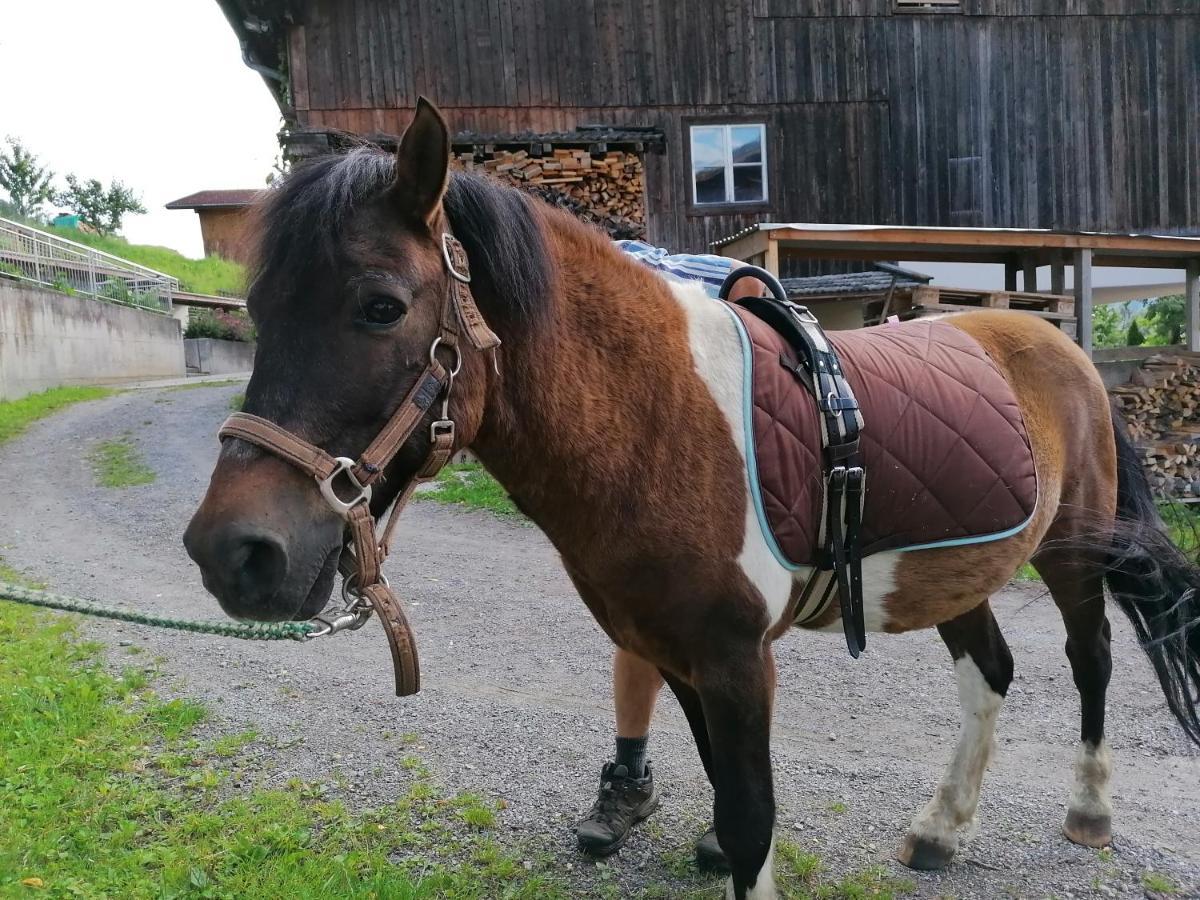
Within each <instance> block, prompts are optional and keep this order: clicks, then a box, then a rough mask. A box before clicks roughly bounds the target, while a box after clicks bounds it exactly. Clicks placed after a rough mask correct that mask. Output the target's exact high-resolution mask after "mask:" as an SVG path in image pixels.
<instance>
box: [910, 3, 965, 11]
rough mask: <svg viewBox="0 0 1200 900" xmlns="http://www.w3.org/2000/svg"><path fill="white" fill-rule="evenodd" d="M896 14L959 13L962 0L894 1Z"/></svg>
mask: <svg viewBox="0 0 1200 900" xmlns="http://www.w3.org/2000/svg"><path fill="white" fill-rule="evenodd" d="M895 9H896V12H961V11H962V0H896V6H895Z"/></svg>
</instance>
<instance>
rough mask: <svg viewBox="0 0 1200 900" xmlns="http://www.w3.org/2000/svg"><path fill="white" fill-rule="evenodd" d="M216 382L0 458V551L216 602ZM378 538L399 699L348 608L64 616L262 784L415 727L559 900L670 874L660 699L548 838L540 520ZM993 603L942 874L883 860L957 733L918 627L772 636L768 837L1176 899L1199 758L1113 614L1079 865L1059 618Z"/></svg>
mask: <svg viewBox="0 0 1200 900" xmlns="http://www.w3.org/2000/svg"><path fill="white" fill-rule="evenodd" d="M238 390H239V388H237V387H231V386H218V387H209V388H204V389H197V390H185V391H162V390H142V391H135V392H128V393H124V394H120V395H117V396H114V397H112V398H109V399H105V400H102V401H97V402H94V403H89V404H84V405H81V406H78V407H74V408H72V409H69V410H67V411H65V412H63V413H61V414H59V415H57V416H55V417H53V418H51V419H49V420H46V421H44V422H41V423H39V424H37V425H36V426H34V427H33V428H32V429H30V431H29V432H28V434H26V435H25V436H24V437H22V438H21V439H19V440H17V441H14V442H12V443H11V444H9V445H7V446H5V447H4V448H3V449H0V484H2V485H4V487H3V489H0V509H2V510H3V513H2V515H0V553H2V554H3V556H4V557H5V558H6V559H7V561H8V562H9V563H10V564H11V565H13V566H15V567H17V568H20V569H24V570H26V571H28V572H29V573H31V574H33V575H36V576H38V577H40V578H43V579H46V580H48V581H50V582H51V583H52V584H53V585H54V586H55V587H56V588H59V589H62V590H64V591H68V592H73V593H82V594H85V595H89V596H94V597H98V598H103V599H105V600H109V601H116V600H120V601H121V602H122V603H126V604H129V605H131V606H136V607H140V608H147V609H150V608H152V609H154V610H156V611H159V612H162V613H165V614H168V615H176V616H189V617H196V618H219V617H220V612H219V610H218V609H217V606H216V603H215V601H213V600H212V599H211V598H209V597H208V596H207V595H206V594H205V593H204V591H203V589H202V587H201V586H200V579H199V576H198V573H197V572H196V570H195V568H194V567H193V566H192V564H191V562H190V561H189V560H188V558H187V556H186V554H185V553H184V551H183V547H182V545H181V543H180V535H181V533H182V530H183V527H184V525H185V524H186V522H187V520H188V517H189V516H190V515H191V513H192V510H193V509H194V508H195V506H196V504H197V503H198V501H199V499H200V497H201V495H202V493H203V490H204V488H205V486H206V484H207V480H208V475H209V472H210V470H211V467H212V463H213V461H214V459H215V455H216V446H217V445H216V439H215V437H214V435H215V432H216V428H217V425H218V424H219V422H220V421H221V419H222V418H223V417H224V416H225V415H226V413H227V411H228V403H229V400H230V398H231V397H232V396H233V394H235V393H236V392H237V391H238ZM125 432H128V433H129V434H130V435H131V437H132V439H133V440H134V442H135V443H136V444H137V445H138V446H139V447H140V448H141V449H142V452H143V453H144V455H145V458H146V461H147V462H148V464H149V465H150V466H151V467H152V468H153V469H154V470H155V472H157V473H158V479H157V481H155V482H154V483H153V484H150V485H145V486H141V487H135V488H129V489H124V490H110V489H104V488H98V487H96V486H95V485H94V483H93V480H92V476H91V472H90V469H89V465H88V463H87V461H86V458H85V457H86V453H87V450H88V448H89V447H90V446H91V445H92V444H93V443H94V442H96V441H99V440H107V439H112V438H114V437H118V436H120V435H121V434H123V433H125ZM395 546H396V547H397V548H398V552H397V553H396V555H395V556H394V557H393V559H392V561H391V562H390V563H389V565H388V569H387V571H388V574H389V576H390V578H391V580H392V583H393V584H395V585H398V586H400V589H401V591H402V593H403V594H404V595H405V596H408V597H411V598H412V603H411V617H412V619H413V623H414V627H415V629H416V634H417V638H418V641H419V646H420V650H421V655H422V669H423V681H424V684H425V687H424V689H423V691H422V693H421V694H419V695H418V696H417V697H415V698H410V699H408V700H403V701H401V700H398V699H397V698H395V697H394V696H392V694H391V672H390V667H389V661H388V656H387V649H386V642H385V640H384V637H383V635H382V634H381V633H380V631H379V629H378V626H377V625H376V624H375V623H374V622H372V623H371V624H369V625H368V626H367V627H366V628H365V629H364V630H363V631H362V632H360V633H358V634H356V635H350V636H339V637H338V638H336V639H331V640H329V641H318V642H315V643H313V644H311V645H304V646H301V645H297V644H253V643H248V642H238V641H231V640H225V639H220V638H207V637H192V636H189V635H184V634H177V633H173V632H163V631H149V630H145V629H138V628H134V627H131V626H124V625H119V624H110V623H104V622H98V621H88V622H86V623H85V625H84V631H85V633H87V634H88V635H90V636H94V637H96V638H98V639H101V640H104V641H107V642H108V643H109V644H110V646H115V645H117V644H118V642H131V643H132V644H133V645H136V646H140V647H145V648H146V649H148V650H151V651H152V652H153V653H155V654H157V655H160V656H161V657H162V658H163V662H162V672H163V673H164V677H165V679H166V684H165V685H164V686H163V689H164V690H169V691H170V692H172V693H176V694H179V695H184V696H192V697H196V698H200V699H202V700H203V701H204V702H206V703H207V704H208V705H209V706H210V708H211V709H212V710H214V712H215V715H214V717H213V718H214V721H213V722H212V723H211V724H210V725H208V726H205V727H206V728H209V729H213V730H219V731H240V730H243V729H246V728H250V727H253V728H254V729H256V730H257V731H258V732H259V733H260V734H261V735H263V737H264V738H265V740H264V741H261V742H259V743H257V744H256V745H255V746H256V747H257V748H258V750H257V751H256V752H258V753H260V754H261V755H262V756H261V760H260V761H259V762H260V765H259V776H258V777H259V778H260V779H261V781H262V782H264V783H267V784H279V783H282V782H283V781H285V780H286V779H287V778H289V777H292V776H299V777H302V778H305V779H314V780H316V779H322V780H336V776H337V775H339V774H340V775H341V776H342V777H343V778H344V779H346V782H347V783H348V785H349V786H348V787H346V788H345V789H344V790H345V793H346V794H347V796H348V799H349V800H350V802H351V803H352V804H362V805H375V804H379V803H382V802H386V801H387V800H389V799H391V798H392V797H393V796H394V795H395V794H396V793H398V792H399V791H401V790H402V789H403V788H404V786H405V785H406V784H407V781H408V779H409V777H410V776H409V774H408V773H407V772H406V771H405V770H404V769H403V768H402V767H400V766H398V765H396V762H397V760H398V759H399V758H400V757H402V756H404V755H407V754H408V753H410V752H413V751H412V750H411V748H408V747H406V746H404V745H403V742H402V740H401V736H402V735H405V734H409V733H415V734H416V735H417V736H418V739H417V744H416V745H415V746H416V747H417V750H416V751H415V752H417V753H418V754H419V755H420V757H421V758H422V759H423V761H424V762H425V763H426V765H427V766H428V767H429V768H430V769H431V770H432V772H433V773H434V775H435V777H436V778H437V779H438V780H439V781H440V782H441V783H443V784H444V785H445V787H446V789H447V790H450V791H459V790H472V791H478V792H480V793H483V794H487V795H490V796H493V797H500V798H503V799H504V800H505V801H506V802H507V808H506V809H505V810H504V811H503V813H502V814H501V826H500V828H501V835H500V836H501V839H504V838H505V837H506V834H507V835H510V836H512V837H514V838H522V839H527V840H529V839H531V840H532V842H533V843H534V844H536V846H538V847H540V848H547V849H549V850H550V851H551V852H553V853H554V854H555V855H556V857H557V858H558V859H559V860H561V864H562V867H563V869H564V870H567V871H569V873H570V877H572V878H573V879H574V880H575V881H576V883H577V886H578V893H579V896H581V897H583V896H596V895H599V894H600V893H601V892H602V890H603V889H604V888H605V886H606V885H607V886H609V889H610V890H611V885H612V884H613V882H614V880H615V881H616V883H617V884H618V885H619V887H620V891H621V893H622V895H625V894H632V893H636V892H637V890H638V889H639V888H642V887H644V886H647V885H651V884H660V885H662V884H665V885H666V886H667V888H668V890H671V889H672V887H673V886H674V887H678V886H680V885H681V884H682V882H681V881H680V880H679V877H678V876H677V875H675V874H673V872H675V871H677V869H678V866H677V865H676V866H672V865H671V864H670V862H671V861H672V860H675V861H677V860H678V859H679V858H680V856H681V854H683V853H686V852H688V850H689V848H690V842H691V840H692V839H693V838H694V837H695V836H697V835H698V834H699V833H700V832H701V831H702V830H703V828H704V826H705V823H706V821H707V817H708V814H709V810H710V809H711V802H712V799H711V791H710V789H709V787H708V785H707V782H706V781H705V779H704V775H703V772H702V770H701V767H700V764H699V760H698V758H697V757H696V754H695V750H694V748H693V745H692V741H691V737H690V735H689V733H688V731H687V726H686V723H685V722H684V720H683V717H682V715H681V714H680V712H679V710H678V707H677V706H676V704H675V703H674V700H673V699H670V698H669V696H667V697H664V701H663V703H662V705H661V708H660V710H659V712H658V714H657V717H656V720H655V729H654V735H653V738H652V754H651V755H652V758H653V760H654V762H655V771H656V776H657V779H658V781H659V782H660V785H661V788H662V789H663V792H664V803H663V807H662V809H661V810H660V811H659V812H657V813H656V814H655V815H654V816H653V817H652V819H651V820H650V821H649V822H648V823H647V827H644V828H642V829H640V830H639V831H638V833H637V834H636V835H635V836H634V837H633V838H632V839H631V840H630V842H629V844H628V845H627V846H626V848H625V849H624V850H622V851H621V853H620V854H619V856H617V857H615V858H614V859H613V860H612V862H611V865H610V866H606V867H602V868H597V867H596V866H594V865H592V864H591V863H589V862H588V861H586V860H584V859H583V858H581V857H580V856H578V855H577V854H576V853H575V851H574V847H573V836H572V834H571V832H570V824H571V822H572V821H573V820H574V819H575V818H576V817H577V816H578V814H579V813H580V812H581V811H582V810H583V809H585V808H586V807H587V806H588V804H589V803H590V801H591V799H592V798H593V797H594V790H595V780H596V777H597V774H598V769H599V765H600V763H601V762H602V761H603V760H604V759H605V758H607V755H608V753H609V752H610V742H611V733H610V729H611V721H612V713H611V708H612V707H611V699H610V694H609V686H608V678H609V654H610V650H609V647H608V645H607V641H606V639H605V637H604V636H603V634H602V633H601V631H600V629H599V628H598V627H597V626H596V625H595V623H594V622H592V620H591V618H590V617H589V615H588V613H587V611H586V609H585V608H584V606H583V604H582V603H581V602H580V601H579V600H578V598H577V597H576V596H575V595H574V591H573V589H572V588H571V585H570V583H569V581H568V580H567V578H566V576H565V575H564V574H563V572H562V570H561V568H560V566H559V564H558V561H557V558H556V555H555V553H554V551H553V549H552V548H551V547H550V545H549V543H548V542H547V541H546V540H545V539H544V538H543V537H542V536H541V534H540V532H538V531H537V530H536V529H535V528H532V527H529V526H523V525H520V524H512V523H506V522H501V521H498V520H496V519H494V518H492V517H491V516H489V515H487V514H485V513H476V512H464V511H456V510H450V509H444V508H441V507H438V506H435V505H433V504H416V505H414V507H412V508H411V509H410V510H409V511H408V512H406V514H405V518H404V521H403V523H402V524H401V526H400V528H399V534H398V537H397V540H396V543H395ZM995 606H996V614H997V617H998V619H999V621H1000V624H1001V626H1002V627H1003V629H1004V632H1005V634H1006V636H1007V638H1008V641H1009V643H1010V644H1011V646H1012V651H1013V655H1014V657H1015V659H1016V669H1017V673H1016V681H1015V682H1014V684H1013V686H1012V690H1011V692H1010V695H1009V699H1008V702H1007V703H1006V705H1005V708H1004V711H1003V713H1002V715H1001V719H1000V725H999V729H998V738H999V753H998V756H997V759H996V761H995V762H994V763H993V765H992V768H991V771H990V772H989V775H988V778H987V780H986V782H985V784H984V791H983V798H982V801H981V804H980V809H981V830H980V833H979V835H978V836H977V837H976V838H975V840H974V841H973V842H972V843H971V844H970V845H969V846H968V847H967V848H965V849H964V851H963V852H962V853H961V854H960V856H959V859H958V861H957V862H956V863H955V865H953V866H952V867H951V868H950V869H949V870H948V871H946V872H944V873H939V874H917V873H910V872H908V871H907V870H904V869H903V868H902V867H900V866H899V865H898V864H897V863H895V862H893V861H892V860H891V853H892V851H893V850H894V848H895V847H896V846H897V845H898V843H899V840H900V838H901V836H902V835H903V832H904V828H905V826H906V824H907V823H908V821H909V819H910V818H911V817H912V815H913V813H914V812H915V811H916V809H917V808H918V807H919V806H920V805H922V804H923V803H924V802H925V801H926V800H927V799H928V798H929V796H930V795H931V793H932V791H933V788H934V786H935V784H936V782H937V779H938V777H939V775H940V774H941V771H942V768H943V766H944V764H945V762H946V761H947V759H948V758H949V755H950V753H951V751H952V748H953V741H954V737H955V734H956V730H957V718H958V712H957V697H956V690H955V685H954V681H953V676H952V669H951V666H950V662H949V658H948V654H947V653H946V651H945V649H944V647H943V646H942V644H941V642H940V640H938V638H937V636H936V634H934V633H933V632H926V633H919V634H913V635H905V636H902V637H885V638H875V639H873V640H872V644H871V648H870V650H869V652H868V653H866V654H865V655H864V657H863V658H862V659H861V660H859V661H858V662H852V661H851V660H850V659H849V658H848V657H847V655H846V653H845V650H844V646H842V639H841V637H840V636H838V635H811V634H793V635H790V636H788V637H787V638H785V639H784V640H783V641H782V642H780V644H779V645H778V647H777V651H776V655H777V659H778V661H779V668H780V675H779V682H780V691H779V694H778V701H777V712H776V726H775V735H774V742H773V743H774V756H775V784H776V793H777V796H778V798H779V822H778V828H779V830H780V832H781V833H783V834H786V836H787V837H788V838H790V839H791V840H793V841H794V842H796V843H797V844H798V845H800V846H801V847H802V848H803V849H806V850H811V851H813V852H815V853H818V854H819V855H820V856H821V857H823V858H824V860H825V862H826V867H827V870H829V871H831V872H833V873H839V872H846V871H850V870H853V869H858V868H861V867H864V866H866V865H870V864H876V863H879V864H883V865H885V866H887V867H888V868H889V870H891V871H893V872H894V873H895V874H897V875H903V876H904V877H910V878H913V879H914V880H915V882H916V884H917V894H918V895H919V896H922V897H943V896H952V897H996V896H1020V897H1045V896H1057V897H1072V896H1074V897H1082V896H1107V897H1140V896H1142V894H1143V889H1142V887H1141V878H1142V874H1143V873H1144V872H1145V871H1146V870H1148V869H1153V870H1155V871H1158V872H1161V873H1163V874H1165V875H1167V876H1168V877H1170V878H1171V879H1172V880H1173V881H1174V882H1175V883H1176V884H1177V885H1180V886H1181V887H1182V890H1183V895H1185V896H1193V897H1197V896H1200V755H1198V754H1197V753H1196V752H1195V751H1194V750H1193V749H1192V748H1191V747H1190V746H1189V745H1188V743H1187V742H1186V740H1185V739H1184V737H1183V734H1182V732H1181V730H1180V729H1179V728H1177V727H1176V726H1175V724H1174V723H1173V721H1172V720H1171V719H1170V718H1169V716H1168V714H1167V712H1166V709H1165V706H1164V704H1163V702H1162V698H1161V695H1160V693H1159V690H1158V687H1157V684H1156V683H1155V681H1154V678H1153V675H1152V673H1151V671H1150V668H1149V665H1148V664H1147V663H1146V661H1145V658H1144V657H1143V655H1142V654H1141V652H1140V651H1139V650H1137V648H1136V647H1135V645H1134V642H1133V639H1132V637H1131V634H1130V631H1129V629H1128V628H1127V627H1126V625H1125V622H1124V620H1122V619H1119V618H1117V616H1119V613H1116V614H1115V616H1114V619H1113V625H1114V631H1115V632H1116V636H1115V640H1114V649H1115V657H1116V658H1115V660H1114V673H1113V687H1112V690H1111V692H1110V694H1109V707H1110V716H1109V723H1110V727H1109V735H1110V741H1111V744H1112V747H1113V751H1114V757H1115V762H1116V773H1115V777H1114V782H1113V799H1114V804H1115V807H1116V822H1115V832H1116V838H1115V845H1114V853H1112V854H1111V855H1109V854H1105V855H1104V856H1102V855H1101V854H1098V853H1097V852H1095V851H1091V850H1085V849H1083V848H1080V847H1076V846H1074V845H1072V844H1070V843H1068V842H1067V841H1066V840H1065V839H1064V838H1062V837H1061V835H1060V832H1059V826H1060V823H1061V821H1062V817H1063V814H1064V811H1065V807H1066V800H1067V795H1068V790H1069V786H1070V778H1071V763H1072V760H1073V758H1074V752H1075V737H1076V733H1077V730H1078V716H1077V710H1078V699H1077V695H1076V693H1075V689H1074V686H1073V684H1072V681H1071V673H1070V670H1069V669H1068V666H1067V662H1066V659H1065V657H1064V655H1063V652H1062V644H1063V640H1064V632H1063V627H1062V623H1061V621H1060V620H1059V618H1058V615H1057V613H1056V612H1055V610H1054V607H1053V604H1052V603H1051V602H1050V600H1049V598H1048V597H1045V596H1043V594H1042V592H1041V590H1040V589H1039V588H1036V587H1034V586H1031V585H1014V586H1012V587H1011V588H1009V589H1008V590H1006V591H1005V592H1004V593H1003V594H1002V595H1001V596H999V597H998V598H996V603H995ZM364 773H366V774H364ZM371 773H375V774H371ZM841 804H844V807H845V811H844V812H842V811H840V810H841ZM831 807H833V808H831ZM715 894H716V891H715V890H714V895H715Z"/></svg>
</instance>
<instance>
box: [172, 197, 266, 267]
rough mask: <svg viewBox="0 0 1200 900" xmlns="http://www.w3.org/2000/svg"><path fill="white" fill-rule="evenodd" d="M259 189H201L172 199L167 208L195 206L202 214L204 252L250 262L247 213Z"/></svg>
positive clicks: (197, 213) (190, 207)
mask: <svg viewBox="0 0 1200 900" xmlns="http://www.w3.org/2000/svg"><path fill="white" fill-rule="evenodd" d="M258 194H259V192H258V191H257V190H254V189H253V188H250V189H241V188H239V189H236V190H225V191H197V192H196V193H194V194H188V195H187V196H186V197H180V198H179V199H178V200H172V201H171V202H170V203H168V204H167V209H191V210H195V212H196V215H198V216H199V217H200V233H201V236H202V237H203V238H204V255H205V256H220V257H223V258H224V259H231V260H234V261H235V262H241V263H245V262H247V261H248V255H249V252H250V251H249V247H248V246H247V245H246V242H245V227H246V213H247V210H248V209H249V207H250V205H251V204H252V203H253V202H254V200H255V198H256V197H257V196H258Z"/></svg>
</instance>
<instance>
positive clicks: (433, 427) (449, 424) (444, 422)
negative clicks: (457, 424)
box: [429, 419, 454, 442]
mask: <svg viewBox="0 0 1200 900" xmlns="http://www.w3.org/2000/svg"><path fill="white" fill-rule="evenodd" d="M438 432H442V433H443V434H448V435H450V440H451V441H453V440H454V420H453V419H438V420H437V421H435V422H432V423H430V425H429V440H430V441H431V442H436V441H437V438H438Z"/></svg>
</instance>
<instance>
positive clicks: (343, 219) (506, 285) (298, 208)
mask: <svg viewBox="0 0 1200 900" xmlns="http://www.w3.org/2000/svg"><path fill="white" fill-rule="evenodd" d="M395 170H396V160H395V157H394V156H393V155H392V154H390V153H387V152H385V151H383V150H381V149H379V148H377V147H371V146H361V147H357V148H355V149H353V150H351V151H350V152H349V153H345V154H338V155H333V156H325V157H321V158H318V159H316V160H313V161H312V162H309V163H305V164H303V165H300V166H297V167H296V168H295V169H294V170H293V171H292V172H291V173H290V174H289V175H288V176H287V177H286V178H284V179H283V182H282V183H281V184H279V185H278V186H277V187H275V188H274V189H273V190H271V191H270V192H269V194H268V196H267V198H266V200H265V201H264V202H263V204H262V207H261V209H260V216H261V223H260V227H259V234H260V239H259V246H258V254H257V264H256V266H255V268H254V274H253V284H254V285H256V286H261V285H265V284H271V285H273V286H274V285H288V284H305V283H311V279H310V278H309V275H308V273H309V272H311V269H312V267H313V266H316V265H327V266H328V265H331V264H333V262H334V260H335V259H336V254H337V247H338V244H339V241H340V240H341V238H342V235H343V231H344V229H345V226H346V224H347V223H348V222H349V221H350V218H351V217H352V216H353V215H354V213H355V211H356V210H358V209H360V208H362V207H363V206H365V205H366V204H368V203H370V202H371V201H373V200H375V199H376V198H378V197H379V196H380V195H381V194H382V193H383V192H384V191H386V190H387V189H388V188H389V187H390V186H391V184H392V182H393V181H394V179H395ZM531 202H532V201H531V198H529V197H526V196H525V195H524V194H523V193H522V192H521V191H519V190H517V189H516V188H512V187H507V186H505V185H502V184H500V183H499V182H497V181H494V180H492V179H490V178H485V177H481V176H478V175H470V174H464V173H459V172H456V173H452V174H451V176H450V183H449V186H448V188H447V191H446V196H445V199H444V208H445V211H446V216H447V218H448V219H449V221H450V227H451V229H452V230H453V231H454V234H455V236H456V237H457V238H458V239H459V240H460V241H462V244H463V246H464V247H465V248H466V251H467V256H468V257H469V259H470V262H471V275H472V279H473V280H474V281H475V282H476V285H477V287H482V288H483V291H481V292H480V291H477V293H479V294H481V296H480V297H479V299H480V302H481V303H487V301H489V300H494V302H492V303H487V305H488V306H489V307H497V308H489V309H486V310H485V313H488V314H489V315H490V316H494V317H496V318H498V319H502V320H508V321H509V322H510V323H511V324H517V325H525V326H530V325H535V324H537V323H539V322H540V321H542V320H543V319H545V317H546V315H547V311H548V307H549V302H550V283H551V271H552V268H553V262H552V260H551V257H550V253H549V249H548V248H547V246H546V241H545V238H544V236H543V234H542V230H541V227H540V226H539V223H538V220H537V218H536V216H535V214H534V212H533V210H532V208H531Z"/></svg>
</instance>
